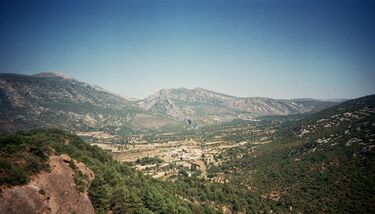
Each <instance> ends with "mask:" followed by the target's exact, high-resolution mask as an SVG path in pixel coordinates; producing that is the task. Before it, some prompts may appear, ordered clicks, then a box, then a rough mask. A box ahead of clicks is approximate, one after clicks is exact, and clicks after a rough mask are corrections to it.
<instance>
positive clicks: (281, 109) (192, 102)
mask: <svg viewBox="0 0 375 214" xmlns="http://www.w3.org/2000/svg"><path fill="white" fill-rule="evenodd" d="M137 103H138V105H139V106H140V107H141V108H144V109H146V110H150V111H153V112H158V113H163V114H166V115H169V116H172V117H175V118H180V119H181V118H182V119H183V118H190V119H191V120H193V121H196V122H197V123H198V124H215V123H221V122H229V121H231V120H235V119H241V120H254V119H256V118H257V117H259V116H265V115H290V114H300V113H306V112H311V111H314V110H318V109H319V108H321V107H322V106H324V105H325V107H328V106H331V105H333V104H334V103H330V102H322V101H318V100H309V101H308V102H306V101H304V100H278V99H271V98H263V97H250V98H240V97H234V96H229V95H225V94H221V93H217V92H213V91H209V90H206V89H202V88H195V89H186V88H179V89H163V90H160V91H158V92H157V93H155V94H153V95H151V96H149V97H147V98H145V99H144V100H141V101H138V102H137Z"/></svg>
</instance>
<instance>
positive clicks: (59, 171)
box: [0, 155, 95, 214]
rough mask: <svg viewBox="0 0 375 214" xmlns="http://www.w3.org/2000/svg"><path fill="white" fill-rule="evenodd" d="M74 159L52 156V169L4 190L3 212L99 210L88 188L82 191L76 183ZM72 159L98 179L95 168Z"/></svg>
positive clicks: (0, 196) (0, 205) (1, 197)
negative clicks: (26, 182) (24, 182)
mask: <svg viewBox="0 0 375 214" xmlns="http://www.w3.org/2000/svg"><path fill="white" fill-rule="evenodd" d="M70 160H71V159H70V157H69V156H68V155H61V156H50V158H49V160H48V163H49V165H50V167H51V172H46V171H42V172H40V173H38V174H36V175H35V176H33V177H32V178H31V180H30V182H29V183H28V184H27V185H23V186H14V187H11V188H4V189H2V190H1V194H0V213H14V214H18V213H19V214H24V213H30V214H32V213H85V214H86V213H87V214H90V213H95V211H94V208H93V206H92V204H91V201H90V199H89V197H88V194H87V189H84V191H83V192H80V191H79V190H78V188H77V186H76V184H75V182H74V176H75V173H76V171H75V170H73V169H72V168H71V167H70V166H69V162H70ZM72 161H74V163H75V166H76V167H77V170H79V171H81V172H82V173H83V174H84V175H85V176H87V178H88V180H89V181H90V182H91V180H92V179H94V176H95V175H94V173H93V171H92V170H91V169H89V168H88V167H86V166H85V165H84V164H83V163H80V162H78V161H76V160H72Z"/></svg>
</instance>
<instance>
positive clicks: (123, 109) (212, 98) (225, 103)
mask: <svg viewBox="0 0 375 214" xmlns="http://www.w3.org/2000/svg"><path fill="white" fill-rule="evenodd" d="M0 103H1V104H2V105H1V108H0V121H3V122H4V123H3V125H2V126H1V127H0V130H3V131H4V130H7V129H9V128H10V129H13V130H15V129H17V128H20V127H22V128H23V129H29V128H33V127H38V126H43V127H47V128H51V127H52V128H63V129H68V130H73V131H94V130H96V131H98V130H99V131H107V132H110V133H115V134H119V133H123V134H126V133H127V134H129V133H133V132H137V131H146V130H157V129H161V128H163V127H176V128H179V129H180V128H186V125H187V127H190V128H194V129H195V128H196V127H197V126H196V125H199V126H204V125H210V124H217V123H225V122H229V121H232V120H236V119H240V120H254V119H256V118H257V117H259V116H264V115H289V114H299V113H306V112H311V111H316V110H318V109H321V108H324V107H328V106H332V105H334V104H336V103H333V102H322V101H317V100H314V101H308V102H307V101H293V100H281V99H272V98H260V97H250V98H241V97H236V96H231V95H226V94H223V93H219V92H214V91H211V90H207V89H204V88H201V87H198V88H194V89H187V88H177V89H161V90H159V91H157V92H156V93H154V94H153V95H151V96H149V97H147V98H145V99H142V100H127V99H125V98H124V97H123V96H120V95H117V94H115V93H111V92H108V91H107V90H105V89H103V88H101V87H98V86H94V85H91V84H89V83H85V82H82V81H79V80H75V79H73V78H68V77H67V75H64V74H60V73H51V72H48V73H39V74H36V75H23V74H6V73H1V74H0Z"/></svg>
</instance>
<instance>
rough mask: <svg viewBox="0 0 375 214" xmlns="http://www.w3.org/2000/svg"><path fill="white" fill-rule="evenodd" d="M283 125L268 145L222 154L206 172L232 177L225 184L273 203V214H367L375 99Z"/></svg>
mask: <svg viewBox="0 0 375 214" xmlns="http://www.w3.org/2000/svg"><path fill="white" fill-rule="evenodd" d="M293 123H294V122H293ZM286 125H287V124H284V128H283V129H281V130H279V131H278V132H277V133H276V134H275V135H273V136H272V137H271V136H270V138H271V139H272V143H269V144H266V145H264V146H262V147H256V148H255V147H254V146H252V145H247V146H244V147H243V148H233V149H229V150H227V151H226V152H224V153H223V154H221V155H220V156H222V157H225V158H226V159H225V160H224V161H225V163H224V164H222V165H221V166H220V167H219V169H215V170H213V169H210V170H211V171H212V172H215V173H217V172H221V171H224V172H232V173H228V174H227V175H226V178H227V179H228V180H230V181H231V182H232V183H241V184H242V188H250V189H252V190H253V191H256V192H258V193H259V194H261V195H262V197H263V198H265V199H271V200H273V201H275V202H276V206H274V207H273V208H272V209H273V211H275V212H276V213H285V212H287V211H288V210H293V211H295V212H297V213H298V212H303V213H373V212H374V210H375V206H374V204H375V199H374V197H373V194H374V193H375V188H374V187H375V185H374V181H375V95H371V96H366V97H362V98H359V99H354V100H350V101H347V102H344V103H341V104H339V105H337V106H334V107H331V108H328V109H326V110H323V111H320V112H318V113H316V114H314V115H311V116H310V117H308V118H306V119H303V120H301V121H299V122H297V124H291V125H290V126H286ZM287 127H292V128H287ZM251 150H253V151H254V152H251V153H249V151H251ZM238 157H240V158H238ZM233 172H234V173H233ZM214 175H215V174H214Z"/></svg>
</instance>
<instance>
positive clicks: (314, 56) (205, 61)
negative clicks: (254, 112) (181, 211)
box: [0, 0, 375, 98]
mask: <svg viewBox="0 0 375 214" xmlns="http://www.w3.org/2000/svg"><path fill="white" fill-rule="evenodd" d="M374 20H375V7H374V4H373V3H371V1H358V0H353V1H329V0H328V1H312V0H311V1H310V0H302V1H297V0H295V1H276V0H275V1H272V0H265V1H229V0H228V1H216V0H215V1H214V0H212V1H202V0H199V1H183V0H176V1H172V0H171V1H168V0H163V1H151V0H150V1H143V0H136V1H125V0H123V1H120V0H119V1H111V0H110V1H105V0H103V1H95V0H93V1H92V0H87V1H77V0H64V1H63V0H58V1H57V0H56V1H55V0H46V1H25V2H21V1H15V0H12V1H1V3H0V72H1V73H24V74H34V73H38V72H42V71H59V72H63V73H66V74H67V75H69V76H72V77H74V78H76V79H79V80H82V81H86V82H89V83H93V84H96V85H99V86H102V87H104V88H106V89H108V90H110V91H113V92H116V93H118V94H121V95H125V96H132V97H139V98H142V97H145V96H147V95H150V94H152V93H154V92H155V91H157V90H158V89H161V88H175V87H187V88H194V87H203V88H207V89H211V90H215V91H219V92H223V93H228V94H232V95H237V96H264V97H273V98H297V97H312V98H354V97H359V96H363V95H367V94H373V93H375V84H374V82H375V22H374Z"/></svg>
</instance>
